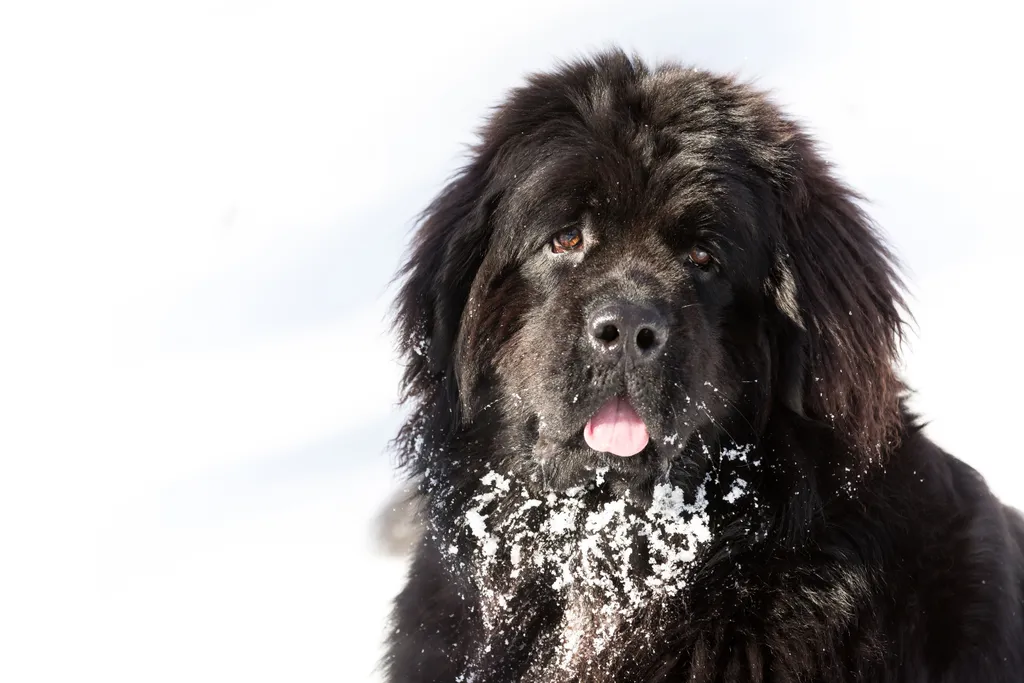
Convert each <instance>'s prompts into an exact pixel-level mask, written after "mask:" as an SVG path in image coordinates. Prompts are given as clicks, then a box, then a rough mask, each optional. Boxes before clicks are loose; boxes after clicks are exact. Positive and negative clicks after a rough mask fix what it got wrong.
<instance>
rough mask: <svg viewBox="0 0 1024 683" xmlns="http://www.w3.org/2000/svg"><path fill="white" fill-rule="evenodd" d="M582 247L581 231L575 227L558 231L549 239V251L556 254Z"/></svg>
mask: <svg viewBox="0 0 1024 683" xmlns="http://www.w3.org/2000/svg"><path fill="white" fill-rule="evenodd" d="M582 248H583V233H582V232H580V231H579V230H578V229H576V228H572V229H570V230H566V231H564V232H560V233H558V234H557V235H555V236H554V238H553V239H552V240H551V251H552V252H554V253H556V254H564V253H565V252H567V251H577V250H579V249H582Z"/></svg>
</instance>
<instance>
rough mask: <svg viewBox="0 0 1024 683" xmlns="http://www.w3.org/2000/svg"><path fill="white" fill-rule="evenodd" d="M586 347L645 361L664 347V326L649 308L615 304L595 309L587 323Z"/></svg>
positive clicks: (659, 317) (655, 312) (662, 319)
mask: <svg viewBox="0 0 1024 683" xmlns="http://www.w3.org/2000/svg"><path fill="white" fill-rule="evenodd" d="M587 329H588V332H589V335H590V343H591V344H592V345H593V346H594V348H595V349H597V350H598V351H599V352H602V353H607V354H617V355H624V356H630V357H632V358H633V359H634V360H637V361H646V360H650V359H652V358H654V357H655V356H657V355H658V352H659V351H660V350H661V349H662V348H663V347H664V346H665V341H666V336H667V333H668V326H667V325H666V323H665V319H664V318H663V317H662V316H661V314H660V313H658V312H657V311H656V310H654V309H653V308H651V307H649V306H640V305H638V304H632V303H628V302H617V303H614V304H610V305H608V306H604V307H602V308H599V309H598V310H597V311H595V312H594V313H593V315H591V316H590V320H589V321H588V322H587Z"/></svg>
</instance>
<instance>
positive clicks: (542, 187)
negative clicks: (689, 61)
mask: <svg viewBox="0 0 1024 683" xmlns="http://www.w3.org/2000/svg"><path fill="white" fill-rule="evenodd" d="M843 270H845V271H846V272H842V271H843ZM407 273H408V275H409V279H408V280H407V282H406V285H405V289H404V290H403V296H402V298H401V299H400V307H399V318H400V321H401V322H402V323H403V325H404V332H405V338H406V340H407V347H406V348H407V350H408V351H409V353H410V357H411V359H412V363H411V365H410V370H409V374H408V375H407V381H408V387H409V390H410V393H411V394H412V395H414V396H417V397H418V398H420V399H421V400H422V401H423V407H424V408H426V409H427V410H428V412H429V413H430V415H431V416H432V417H431V416H428V417H426V418H424V419H426V420H427V421H428V422H430V421H433V422H435V423H436V424H434V425H433V426H430V425H428V431H430V429H435V430H436V429H441V428H442V426H443V427H444V428H445V429H447V431H448V433H449V434H451V433H452V432H453V431H458V430H459V429H460V428H461V429H464V430H469V431H472V430H473V426H474V425H476V426H477V427H479V426H480V425H482V424H486V425H489V426H488V427H487V429H486V430H483V431H486V433H487V436H488V437H489V438H490V441H491V443H490V444H489V446H490V447H491V448H492V449H495V450H497V451H500V457H501V458H502V459H503V460H504V461H505V463H506V465H505V466H506V467H513V468H516V467H518V468H522V469H524V470H526V471H532V472H533V473H534V474H535V475H539V476H540V477H541V478H542V479H543V481H544V483H545V484H546V485H548V486H552V487H556V488H557V487H566V486H572V485H576V484H579V483H581V482H582V480H583V479H585V478H586V477H587V476H592V472H593V470H595V469H596V468H599V467H608V468H610V470H611V471H612V473H613V474H615V475H617V476H618V477H619V478H620V480H621V481H622V482H624V484H625V486H626V487H627V488H628V487H637V486H639V487H642V486H645V485H648V484H649V483H650V482H652V481H653V480H654V479H655V478H657V477H660V476H664V475H666V474H667V473H668V472H669V470H670V469H671V468H673V467H676V466H678V467H681V468H682V469H683V470H685V469H686V468H687V467H688V466H690V465H696V464H698V462H699V461H700V459H701V458H702V457H703V455H705V454H707V453H709V452H710V450H713V448H714V447H715V446H716V445H717V444H720V443H721V442H722V441H724V440H727V439H733V438H735V435H736V433H737V432H740V433H741V434H742V436H743V438H744V439H757V438H758V435H759V432H760V430H762V429H763V427H764V425H765V424H767V421H768V419H769V416H770V415H771V414H772V412H773V411H774V412H775V413H776V414H777V413H778V412H779V411H786V412H788V413H789V414H792V415H795V416H799V417H800V418H801V419H812V420H818V421H822V422H828V421H831V423H832V425H833V426H834V427H836V429H838V430H839V431H841V432H846V433H848V434H849V441H850V443H851V447H861V446H863V445H864V444H865V443H866V444H870V442H871V441H872V440H875V441H876V442H877V440H878V439H882V438H885V432H886V430H887V429H888V428H889V427H890V425H889V423H888V422H887V421H888V420H890V419H891V416H890V415H888V414H887V415H878V414H875V413H874V412H873V411H877V407H873V406H872V405H869V403H870V401H869V399H868V398H867V397H866V396H865V395H863V394H862V392H861V391H860V390H859V389H858V384H857V378H860V379H862V380H864V381H867V382H872V381H873V382H875V383H876V384H877V383H878V382H879V380H878V378H881V380H880V381H881V383H882V384H885V386H881V387H879V386H875V387H873V388H872V390H873V391H874V390H881V391H884V392H895V391H897V387H898V382H897V381H896V380H895V378H894V377H890V376H889V375H888V374H886V373H887V372H889V371H884V370H882V368H883V367H886V368H891V360H892V357H893V355H894V347H893V344H894V341H893V335H894V331H895V330H896V329H897V328H898V325H899V315H898V310H897V306H898V303H899V302H898V294H897V290H896V285H895V284H894V283H895V280H894V276H893V273H892V271H891V267H890V265H889V261H888V258H887V255H886V253H885V250H884V248H883V247H882V246H881V244H880V243H879V242H878V241H877V238H876V237H875V235H874V233H873V232H872V231H871V229H870V228H869V227H868V225H867V223H866V222H865V221H864V219H863V216H862V215H861V214H860V213H859V211H858V210H857V209H856V207H855V206H854V204H853V203H852V201H851V199H850V197H849V195H848V193H847V192H846V191H845V190H844V189H843V188H842V186H840V185H839V184H838V183H836V182H835V181H833V180H832V179H831V177H830V176H829V174H828V171H827V167H826V165H825V164H824V163H823V162H821V161H820V160H819V159H818V157H817V156H816V155H815V154H814V152H813V149H812V148H811V146H810V144H809V143H808V142H807V140H806V139H805V138H804V137H803V136H802V135H801V134H800V132H799V130H798V129H797V128H796V127H795V126H794V125H793V124H792V123H790V122H788V121H787V120H785V119H784V118H783V117H782V116H781V115H780V114H779V113H778V112H777V111H776V110H775V109H774V107H772V106H771V105H770V104H769V103H768V101H767V100H766V99H765V98H764V97H763V96H762V95H761V94H759V93H757V92H756V91H753V90H750V89H749V88H746V87H745V86H742V85H738V84H736V83H735V82H733V81H730V80H728V79H723V78H718V77H713V76H710V75H708V74H706V73H703V72H696V71H692V70H683V69H680V68H678V67H668V68H664V69H661V70H658V71H653V72H648V71H646V70H645V69H644V68H642V67H640V66H638V65H637V64H636V63H634V62H631V61H629V60H628V59H626V58H625V57H623V56H621V55H610V56H606V57H604V58H603V59H602V60H598V61H597V62H594V63H585V64H580V65H576V66H574V67H571V68H567V69H566V70H564V71H563V72H560V73H558V74H555V75H551V76H540V77H536V78H534V79H533V80H532V82H531V83H530V85H528V86H527V87H525V88H523V89H520V90H518V91H516V92H515V93H514V94H513V95H512V97H511V99H510V101H509V102H508V103H507V104H506V105H505V107H503V108H502V109H500V110H499V111H498V113H497V114H496V116H495V117H494V118H493V119H492V121H491V123H490V125H489V126H488V128H487V129H486V130H485V131H484V133H483V144H481V145H480V146H479V147H478V148H477V151H476V156H475V158H474V160H473V163H472V164H471V165H470V166H469V167H467V168H466V169H465V170H464V171H463V173H462V174H461V175H460V176H459V177H458V178H457V179H456V180H455V181H453V183H452V184H451V185H450V186H449V187H448V188H447V190H446V191H445V193H443V194H442V195H441V196H440V197H439V198H438V200H437V201H436V202H435V204H434V205H433V206H432V207H431V209H430V210H428V212H427V216H426V220H425V222H424V225H423V226H422V227H421V232H420V234H419V235H418V242H417V244H416V247H415V251H414V255H413V258H412V259H411V260H410V262H409V265H408V266H407ZM420 336H425V337H426V340H425V341H426V342H427V347H428V350H426V352H425V353H419V355H417V353H418V352H423V351H424V349H423V345H422V341H423V340H421V339H419V337H420ZM825 373H828V377H824V378H823V377H822V376H821V375H822V374H825ZM844 374H845V377H844V376H843V375H844ZM869 374H870V377H868V375H869ZM872 400H873V399H872ZM445 412H447V414H448V415H449V417H448V418H447V419H446V418H445V417H444V413H445ZM456 413H457V414H458V415H457V416H456ZM478 431H480V429H478ZM588 473H591V474H590V475H588Z"/></svg>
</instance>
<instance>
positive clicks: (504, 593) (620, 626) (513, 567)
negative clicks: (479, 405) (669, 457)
mask: <svg viewBox="0 0 1024 683" xmlns="http://www.w3.org/2000/svg"><path fill="white" fill-rule="evenodd" d="M735 455H738V454H735ZM743 455H745V454H743ZM595 474H596V476H595V480H594V482H592V485H591V486H589V487H587V486H581V487H577V488H575V489H570V490H568V491H565V492H561V493H547V494H540V495H538V494H532V493H531V492H530V490H529V488H528V487H527V486H526V485H524V484H523V483H522V482H518V481H516V480H514V479H512V478H511V477H509V476H505V475H501V474H498V473H495V472H489V473H488V474H486V475H485V476H484V477H482V479H481V480H480V482H479V483H480V487H479V489H478V493H477V494H476V495H475V496H474V497H473V499H472V501H471V504H470V505H469V506H468V508H467V509H466V511H465V512H464V514H463V524H464V535H463V539H462V540H463V543H461V544H459V545H461V546H462V552H460V548H459V547H458V546H457V545H455V544H453V545H452V546H450V547H449V549H448V552H449V554H450V555H451V557H452V559H453V560H454V559H455V558H459V560H464V559H465V555H463V552H465V551H466V550H468V553H469V558H470V561H469V562H468V563H467V564H468V568H469V570H470V573H471V577H472V582H473V584H474V586H475V592H476V595H477V602H478V604H479V615H480V618H481V620H482V622H483V626H484V631H485V632H486V633H487V634H488V636H487V638H488V639H489V640H491V641H493V644H494V645H493V646H494V647H500V646H502V645H503V644H504V643H506V642H507V641H508V639H509V637H510V634H514V633H521V632H522V631H523V630H524V629H525V628H530V626H529V625H531V624H532V625H533V627H532V628H534V629H535V632H534V635H533V638H535V639H536V640H547V641H549V642H548V643H547V647H541V648H538V649H537V650H536V651H543V652H550V653H552V654H551V657H550V658H549V659H547V660H545V661H533V662H532V663H531V672H532V674H531V675H530V676H528V677H527V678H526V680H545V681H560V680H566V681H568V680H580V678H581V672H582V671H584V670H586V671H593V670H594V667H603V668H604V669H605V670H608V671H614V670H616V667H619V666H622V664H623V663H622V662H620V661H618V660H619V659H620V658H621V657H622V656H625V655H627V654H628V652H629V648H628V647H623V645H624V644H627V643H628V642H629V641H630V637H631V634H636V633H648V634H649V633H651V632H652V629H653V628H656V624H657V623H658V622H659V621H660V619H659V615H661V614H663V613H665V612H666V611H671V612H675V613H678V612H679V611H680V610H684V609H685V597H684V596H685V593H686V589H687V587H688V585H689V583H690V581H691V580H692V578H693V574H694V570H695V569H696V568H697V567H698V566H699V564H700V559H699V558H698V556H699V554H700V552H701V550H702V549H703V548H705V547H707V546H708V545H709V544H710V542H711V540H712V521H711V512H710V509H711V508H712V507H713V505H711V502H709V500H708V490H709V484H710V483H711V482H710V477H709V480H708V481H705V483H703V484H701V485H700V486H699V487H697V488H696V489H695V490H690V491H686V490H683V489H682V488H679V487H676V486H673V485H671V484H668V483H662V484H658V485H657V486H655V488H654V491H653V493H652V496H651V500H650V502H649V504H646V503H645V504H639V505H638V504H636V503H634V502H632V501H630V500H628V499H624V498H617V497H612V496H609V495H608V491H607V489H606V488H605V487H604V482H603V478H602V472H600V471H598V472H596V473H595ZM719 484H720V482H715V485H714V486H712V487H710V488H711V489H712V490H714V491H715V495H717V496H719V499H718V500H716V501H714V503H716V504H718V505H720V506H721V505H725V506H732V505H734V504H736V503H738V502H739V499H740V498H743V497H749V496H753V495H754V493H753V492H751V491H747V489H746V482H745V481H743V480H742V479H736V480H734V481H733V482H732V487H731V488H730V490H729V491H728V492H726V493H725V494H724V495H722V491H721V486H720V485H719ZM748 502H749V501H748ZM459 556H461V557H459ZM463 566H466V565H463ZM530 645H534V646H535V645H537V644H536V643H530ZM487 647H490V646H489V645H488V646H485V649H486V648H487ZM534 670H535V671H534Z"/></svg>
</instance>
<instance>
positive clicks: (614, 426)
mask: <svg viewBox="0 0 1024 683" xmlns="http://www.w3.org/2000/svg"><path fill="white" fill-rule="evenodd" d="M583 438H584V440H586V442H587V445H588V446H590V447H591V448H593V449H594V450H595V451H604V452H606V453H613V454H615V455H621V456H622V457H629V456H631V455H636V454H637V453H639V452H640V451H642V450H643V449H644V446H646V445H647V442H648V441H649V440H650V437H649V436H648V435H647V425H645V424H644V421H643V420H641V419H640V416H639V415H637V414H636V411H635V410H633V406H631V405H629V402H628V401H626V399H623V398H613V399H611V400H609V401H608V402H607V403H605V404H604V405H603V406H601V409H600V410H598V411H597V413H595V415H594V417H592V418H590V421H589V422H587V426H586V427H584V428H583Z"/></svg>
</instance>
